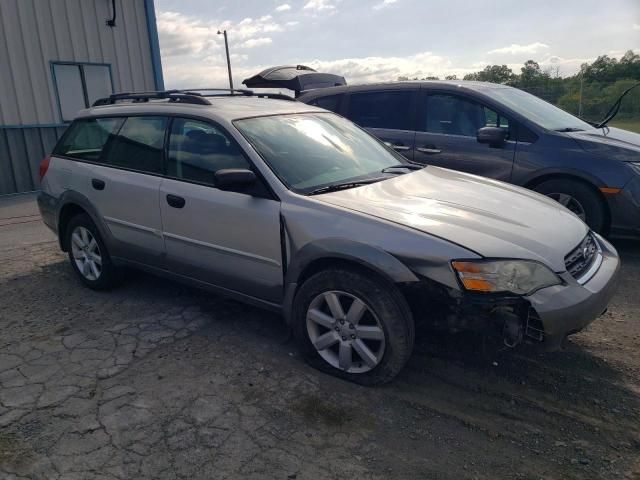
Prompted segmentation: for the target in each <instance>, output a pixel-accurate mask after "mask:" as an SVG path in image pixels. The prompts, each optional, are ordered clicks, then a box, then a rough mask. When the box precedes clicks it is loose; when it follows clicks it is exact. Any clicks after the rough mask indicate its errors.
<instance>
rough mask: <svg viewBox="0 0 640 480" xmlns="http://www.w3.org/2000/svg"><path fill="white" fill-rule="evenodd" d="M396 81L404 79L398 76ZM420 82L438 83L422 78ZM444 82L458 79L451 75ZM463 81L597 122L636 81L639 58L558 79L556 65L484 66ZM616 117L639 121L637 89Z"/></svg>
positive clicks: (605, 61)
mask: <svg viewBox="0 0 640 480" xmlns="http://www.w3.org/2000/svg"><path fill="white" fill-rule="evenodd" d="M398 80H408V78H407V77H399V78H398ZM423 80H439V78H438V77H426V78H424V79H423ZM445 80H458V78H457V77H456V76H455V75H449V76H447V77H445ZM463 80H477V81H481V82H492V83H500V84H503V85H510V86H513V87H517V88H520V89H522V90H525V91H527V92H529V93H532V94H534V95H536V96H538V97H541V98H543V99H544V100H546V101H548V102H551V103H553V104H554V105H557V106H559V107H560V108H562V109H564V110H567V111H569V112H571V113H573V114H575V115H579V116H581V117H583V118H585V119H587V120H593V121H596V120H599V119H601V118H602V117H603V116H604V115H605V114H606V113H607V110H608V109H609V108H610V107H611V105H612V104H613V103H614V102H615V101H616V100H617V98H618V97H619V96H620V95H621V94H622V92H624V90H626V89H627V88H629V87H631V86H632V85H634V84H635V83H637V82H638V81H640V55H638V54H636V53H635V52H634V51H633V50H629V51H627V52H626V53H625V54H624V55H623V56H622V58H620V59H617V58H614V57H610V56H608V55H601V56H599V57H598V58H597V59H596V60H594V61H593V62H592V63H584V64H582V66H581V68H580V71H579V72H578V73H576V74H575V75H571V76H568V77H561V76H560V70H559V67H557V66H550V67H547V68H545V69H543V68H541V67H540V64H538V62H536V61H534V60H527V61H526V62H525V63H524V65H523V66H522V67H521V68H520V73H515V72H514V71H513V70H512V69H511V68H509V67H508V66H507V65H487V66H486V67H485V68H484V69H483V70H480V71H478V72H474V73H469V74H467V75H465V76H464V77H463ZM618 117H619V118H636V119H637V118H640V87H639V88H638V89H636V90H634V91H633V92H631V93H630V94H629V95H628V96H627V97H625V100H624V101H623V103H622V106H621V108H620V112H619V114H618Z"/></svg>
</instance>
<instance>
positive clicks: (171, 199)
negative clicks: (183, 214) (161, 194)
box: [167, 193, 186, 208]
mask: <svg viewBox="0 0 640 480" xmlns="http://www.w3.org/2000/svg"><path fill="white" fill-rule="evenodd" d="M167 203H168V204H169V206H170V207H173V208H182V207H184V204H185V203H186V201H185V199H184V198H182V197H179V196H178V195H171V194H170V193H169V194H167Z"/></svg>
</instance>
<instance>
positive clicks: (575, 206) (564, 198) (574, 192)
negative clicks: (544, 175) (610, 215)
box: [533, 178, 606, 233]
mask: <svg viewBox="0 0 640 480" xmlns="http://www.w3.org/2000/svg"><path fill="white" fill-rule="evenodd" d="M533 190H535V191H536V192H538V193H541V194H543V195H546V196H547V197H549V198H552V199H554V200H556V201H559V202H560V203H561V204H562V205H564V206H565V207H567V208H568V209H569V210H571V211H572V212H573V213H575V214H576V215H578V216H579V217H581V219H582V220H583V221H584V222H585V223H586V224H587V225H588V226H589V228H591V230H593V231H595V232H598V233H604V231H605V229H606V213H605V206H604V204H603V202H602V199H601V198H600V197H599V196H598V194H597V193H596V192H595V191H594V190H593V188H591V187H589V186H588V185H586V184H584V183H582V182H578V181H575V180H568V179H561V178H558V179H553V180H547V181H546V182H543V183H541V184H540V185H537V186H536V187H534V189H533ZM581 213H583V215H580V214H581ZM582 217H584V218H582Z"/></svg>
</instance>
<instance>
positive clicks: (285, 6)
mask: <svg viewBox="0 0 640 480" xmlns="http://www.w3.org/2000/svg"><path fill="white" fill-rule="evenodd" d="M287 10H291V5H289V4H288V3H283V4H282V5H278V6H277V7H276V12H286V11H287Z"/></svg>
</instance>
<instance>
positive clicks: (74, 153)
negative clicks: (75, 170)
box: [53, 117, 124, 161]
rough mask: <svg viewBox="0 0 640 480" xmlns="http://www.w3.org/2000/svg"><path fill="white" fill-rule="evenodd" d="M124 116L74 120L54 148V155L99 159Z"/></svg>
mask: <svg viewBox="0 0 640 480" xmlns="http://www.w3.org/2000/svg"><path fill="white" fill-rule="evenodd" d="M123 120H124V119H123V118H112V117H110V118H86V119H80V120H76V121H74V122H73V123H72V124H71V126H69V130H67V132H66V134H65V135H64V136H63V137H62V139H61V140H60V142H59V143H58V144H57V145H56V147H55V149H54V150H53V154H54V155H61V156H65V157H72V158H78V159H81V160H91V161H98V160H100V157H101V155H102V150H103V149H104V146H105V144H106V143H107V141H108V140H109V137H110V136H112V135H115V134H116V133H117V132H118V130H119V129H120V127H121V126H122V122H123Z"/></svg>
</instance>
